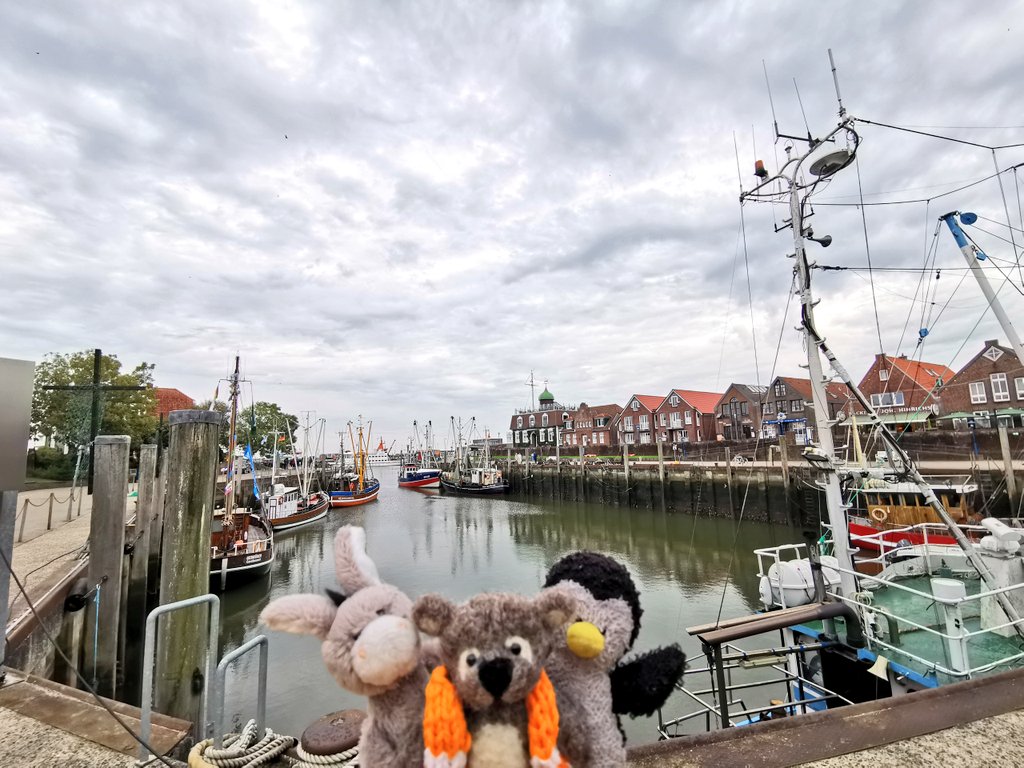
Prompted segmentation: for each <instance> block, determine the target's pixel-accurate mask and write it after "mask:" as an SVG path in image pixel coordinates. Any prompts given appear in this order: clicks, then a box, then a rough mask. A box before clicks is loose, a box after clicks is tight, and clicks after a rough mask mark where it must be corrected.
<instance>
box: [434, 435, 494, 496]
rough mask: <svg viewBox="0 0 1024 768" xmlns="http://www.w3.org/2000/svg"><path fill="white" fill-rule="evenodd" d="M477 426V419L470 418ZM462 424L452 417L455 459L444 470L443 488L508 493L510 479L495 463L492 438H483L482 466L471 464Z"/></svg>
mask: <svg viewBox="0 0 1024 768" xmlns="http://www.w3.org/2000/svg"><path fill="white" fill-rule="evenodd" d="M470 423H471V425H473V427H474V428H475V424H476V419H475V418H473V419H471V421H470ZM462 432H463V425H462V420H461V419H460V420H459V423H458V425H456V423H455V418H454V417H452V434H453V435H455V463H454V465H453V466H452V468H451V469H450V470H448V471H447V472H442V473H441V490H442V491H443V492H444V493H450V494H454V495H458V496H497V495H500V494H504V493H508V480H506V479H505V478H504V477H503V476H502V474H501V470H500V469H498V468H497V467H495V466H494V465H492V463H491V457H490V450H489V447H488V446H489V441H488V440H484V456H483V464H482V466H472V464H471V462H470V458H469V446H468V445H467V444H466V443H465V442H464V441H463V437H462ZM470 434H472V430H471V431H470Z"/></svg>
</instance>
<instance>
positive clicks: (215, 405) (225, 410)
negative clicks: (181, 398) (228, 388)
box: [195, 400, 231, 458]
mask: <svg viewBox="0 0 1024 768" xmlns="http://www.w3.org/2000/svg"><path fill="white" fill-rule="evenodd" d="M195 410H197V411H216V412H217V413H219V414H221V415H222V416H224V423H223V424H221V427H220V452H219V453H218V456H220V457H221V458H224V456H226V455H227V452H228V431H229V430H228V426H229V424H228V421H229V419H230V418H231V407H230V406H229V405H228V404H227V403H225V402H224V401H223V400H203V402H201V403H196V407H195Z"/></svg>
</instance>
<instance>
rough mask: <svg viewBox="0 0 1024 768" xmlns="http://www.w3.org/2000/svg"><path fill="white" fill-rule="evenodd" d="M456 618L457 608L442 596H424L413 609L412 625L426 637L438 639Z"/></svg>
mask: <svg viewBox="0 0 1024 768" xmlns="http://www.w3.org/2000/svg"><path fill="white" fill-rule="evenodd" d="M454 617H455V606H454V605H452V604H451V603H449V602H448V601H447V600H445V599H444V598H443V597H441V596H440V595H423V597H420V598H419V599H417V600H416V603H415V604H414V605H413V607H412V623H413V624H415V625H416V628H417V629H419V631H420V632H422V633H424V634H425V635H430V636H431V637H437V636H438V635H440V634H441V633H442V632H443V631H444V628H445V627H446V626H448V624H450V623H451V621H452V619H453V618H454Z"/></svg>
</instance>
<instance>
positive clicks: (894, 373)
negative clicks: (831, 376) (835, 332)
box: [857, 354, 1016, 431]
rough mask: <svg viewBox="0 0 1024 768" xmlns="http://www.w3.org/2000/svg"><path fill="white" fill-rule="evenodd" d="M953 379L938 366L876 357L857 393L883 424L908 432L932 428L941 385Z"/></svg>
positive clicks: (949, 370) (947, 371) (903, 358)
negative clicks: (862, 395) (861, 393)
mask: <svg viewBox="0 0 1024 768" xmlns="http://www.w3.org/2000/svg"><path fill="white" fill-rule="evenodd" d="M1014 359H1016V358H1014ZM954 375H955V373H954V371H953V370H951V369H950V368H947V367H946V366H944V365H942V364H941V363H926V362H923V361H920V360H908V359H907V356H906V355H900V356H899V357H891V356H889V355H884V354H879V355H875V362H874V363H872V364H871V367H870V368H868V371H867V373H865V374H864V378H863V379H861V381H860V391H861V392H863V393H864V395H865V397H868V398H869V399H870V400H871V407H872V408H874V409H875V411H876V412H877V413H878V414H879V415H880V416H881V417H882V420H883V421H885V422H886V423H887V424H893V425H898V426H899V427H900V429H901V430H907V431H910V430H913V428H914V427H925V426H929V425H934V423H935V417H936V415H937V414H938V413H939V394H940V392H941V393H943V397H944V396H945V394H944V392H945V384H947V383H948V382H949V381H950V380H951V379H952V378H953V376H954ZM857 410H861V409H860V408H859V407H858V408H857Z"/></svg>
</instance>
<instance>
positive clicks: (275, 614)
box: [260, 595, 338, 640]
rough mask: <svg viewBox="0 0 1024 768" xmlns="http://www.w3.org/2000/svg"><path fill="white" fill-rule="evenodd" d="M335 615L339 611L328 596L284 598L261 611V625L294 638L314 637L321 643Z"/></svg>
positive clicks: (292, 596)
mask: <svg viewBox="0 0 1024 768" xmlns="http://www.w3.org/2000/svg"><path fill="white" fill-rule="evenodd" d="M337 613H338V609H337V607H336V606H335V604H334V601H333V600H331V598H329V597H323V596H322V595H286V596H285V597H279V598H277V600H274V601H272V602H271V603H270V605H268V606H267V607H266V608H264V609H263V612H262V613H261V614H260V622H261V623H263V624H266V625H267V626H268V627H270V628H271V629H277V630H280V631H282V632H291V633H292V634H293V635H313V636H314V637H319V638H320V639H321V640H324V639H325V638H326V637H327V633H328V632H330V630H331V625H332V624H333V623H334V617H335V615H337Z"/></svg>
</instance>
